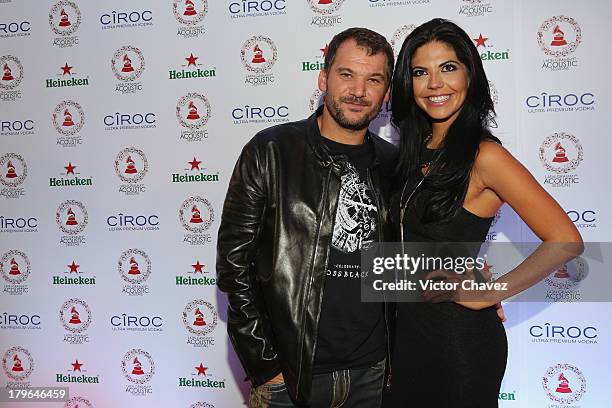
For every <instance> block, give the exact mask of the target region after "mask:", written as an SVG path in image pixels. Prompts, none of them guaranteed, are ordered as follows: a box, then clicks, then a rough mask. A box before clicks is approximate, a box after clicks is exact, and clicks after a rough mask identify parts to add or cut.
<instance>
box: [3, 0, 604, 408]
mask: <svg viewBox="0 0 612 408" xmlns="http://www.w3.org/2000/svg"><path fill="white" fill-rule="evenodd" d="M434 17H444V18H448V19H451V20H453V21H455V22H457V23H458V24H459V25H460V26H462V27H463V28H464V29H465V30H466V31H467V32H468V34H469V35H470V36H471V38H473V40H474V44H475V45H476V47H477V49H478V50H479V51H480V55H481V58H482V60H483V62H484V66H485V68H486V72H487V75H488V78H489V80H490V85H491V89H492V92H493V96H494V100H495V104H496V110H497V112H498V118H497V121H496V123H494V124H492V126H493V131H494V133H495V134H496V135H497V136H499V137H500V139H501V140H502V141H503V143H504V145H505V146H506V147H507V148H508V149H509V150H510V151H512V152H513V153H514V154H515V155H516V156H517V157H518V158H519V159H520V160H521V161H522V162H523V163H524V164H525V166H526V167H527V168H529V169H530V171H531V172H532V173H533V174H534V176H535V177H536V178H537V179H538V181H540V182H541V183H542V185H543V186H544V187H545V188H546V190H547V191H549V192H550V193H551V194H552V195H553V196H554V197H555V198H556V199H557V200H558V201H559V203H560V204H561V205H562V206H563V207H564V208H565V209H566V211H567V213H568V214H569V216H570V217H571V219H572V220H573V221H574V222H575V223H576V225H577V227H578V228H579V229H580V231H581V233H582V234H583V237H584V239H585V241H609V240H610V238H611V233H610V219H611V217H610V215H609V211H610V206H609V205H608V202H609V201H610V199H611V198H612V190H611V188H610V183H609V174H610V169H609V165H610V157H609V156H610V155H611V154H612V153H611V152H612V143H611V142H610V135H609V122H608V119H609V114H610V112H611V110H610V108H611V104H610V100H609V99H608V96H607V95H609V94H610V92H611V91H612V85H611V81H610V80H609V77H610V73H609V67H610V63H611V62H612V58H611V57H610V54H609V51H608V48H609V47H608V45H609V40H610V38H612V28H611V25H610V21H611V20H612V11H611V8H610V6H609V4H608V3H607V2H606V1H604V0H599V1H597V0H591V1H580V2H578V1H570V0H554V1H553V0H547V1H526V0H522V1H502V0H344V1H343V0H248V1H247V0H235V1H230V0H208V1H207V0H174V1H173V0H165V1H162V0H156V1H144V0H141V1H136V0H134V1H119V0H109V1H103V2H101V1H82V0H81V1H79V0H62V1H42V0H39V1H33V0H0V76H1V78H0V146H1V147H0V182H1V185H0V189H1V192H0V257H1V258H0V267H1V275H2V277H1V278H0V284H1V288H2V291H1V294H0V356H1V357H2V367H1V368H0V386H1V387H3V388H4V387H6V388H9V389H21V388H27V387H40V386H47V387H69V390H70V400H69V401H68V402H56V403H49V404H47V405H46V406H49V407H71V408H75V407H77V406H78V407H81V408H83V407H138V406H146V407H208V408H210V407H217V408H222V407H241V406H244V405H245V399H246V396H247V394H248V387H249V385H248V382H245V381H244V373H243V371H242V369H241V367H240V364H239V362H238V360H237V358H236V357H235V355H234V352H233V350H232V348H231V345H230V344H229V341H228V338H227V335H226V323H227V315H226V307H227V302H226V299H225V296H224V295H223V294H222V293H220V292H219V291H218V290H217V289H216V286H215V283H216V274H215V246H216V231H217V228H218V225H219V219H220V216H221V208H222V204H223V199H224V196H225V190H226V187H227V183H228V179H229V176H230V173H231V170H232V168H233V165H234V162H235V160H236V158H237V156H238V154H239V152H240V149H241V147H242V146H243V144H244V143H245V142H246V141H247V140H249V139H250V138H251V137H252V136H253V135H254V134H255V133H256V132H257V131H258V130H260V129H263V128H265V127H268V126H272V125H275V124H279V123H284V122H288V121H292V120H298V119H302V118H304V117H306V116H308V115H310V114H311V113H312V112H313V110H314V109H315V108H316V107H317V106H318V105H319V104H320V103H321V93H320V92H319V91H318V90H317V87H316V78H317V74H318V71H319V70H320V69H321V68H322V66H323V58H324V55H325V52H326V50H327V44H328V42H329V40H330V39H331V37H332V36H333V35H334V34H335V33H337V32H339V31H341V30H342V29H344V28H348V27H351V26H365V27H369V28H372V29H374V30H376V31H378V32H380V33H381V34H383V35H384V36H386V37H387V38H388V39H389V41H390V42H391V44H392V45H393V47H394V49H395V52H396V53H397V52H399V48H400V47H401V44H402V42H403V40H404V38H405V37H406V36H407V35H408V34H409V33H410V32H411V31H412V30H413V29H414V27H415V26H417V25H419V24H421V23H423V22H425V21H427V20H429V19H431V18H434ZM389 117H390V112H389V111H388V110H387V109H383V110H382V111H381V113H380V115H379V117H378V118H377V119H376V121H375V122H374V123H373V124H372V126H371V129H372V130H373V131H375V132H377V133H379V134H380V135H381V136H383V137H384V138H386V139H388V140H391V141H394V142H397V135H396V133H395V132H394V131H393V129H392V128H391V126H389ZM516 183H521V180H516ZM498 215H499V216H498V217H496V220H495V223H494V225H493V226H492V228H491V231H490V232H489V234H488V237H487V239H488V240H489V241H500V242H504V241H512V242H523V241H532V240H533V239H534V237H533V235H532V233H531V232H530V231H529V229H528V228H526V227H525V226H524V225H523V224H522V222H521V221H520V219H519V218H518V217H517V215H516V214H515V213H513V211H512V210H511V209H510V208H508V207H503V208H502V210H501V211H500V213H499V214H498ZM491 267H492V268H493V272H494V274H495V273H500V272H504V271H496V270H495V265H491ZM565 269H567V268H561V270H560V271H558V272H557V273H555V274H554V275H551V277H550V278H548V279H547V280H546V281H545V282H542V283H541V285H544V287H545V289H546V291H547V292H546V293H547V298H548V300H549V302H546V303H518V302H516V303H515V302H508V303H506V305H505V309H506V314H507V316H508V322H507V323H506V329H507V332H508V338H509V347H510V348H509V359H508V368H507V372H506V376H505V379H504V382H503V386H502V390H501V393H500V395H499V402H500V406H502V407H507V408H513V407H516V408H518V407H529V408H532V407H542V408H544V407H547V408H550V407H585V408H587V407H590V408H600V407H604V406H610V403H612V395H611V392H610V385H609V383H608V381H607V378H608V374H609V367H610V366H611V364H612V358H611V357H610V354H609V350H610V346H611V345H612V337H611V333H610V327H611V324H610V323H611V320H612V319H611V318H610V314H611V313H610V312H611V311H612V306H610V304H609V303H593V302H584V301H583V299H582V294H581V292H580V288H579V287H576V286H575V280H572V279H569V278H568V277H569V276H570V275H571V274H570V273H568V272H567V271H566V270H565ZM440 387H441V388H443V387H444V384H440ZM0 406H21V407H27V406H33V407H38V406H39V404H38V403H31V404H30V403H19V404H16V403H11V402H0Z"/></svg>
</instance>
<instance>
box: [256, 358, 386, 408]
mask: <svg viewBox="0 0 612 408" xmlns="http://www.w3.org/2000/svg"><path fill="white" fill-rule="evenodd" d="M384 376H385V360H382V361H380V362H378V363H376V364H375V365H373V366H372V367H366V368H359V369H349V370H338V371H334V372H331V373H325V374H314V375H313V377H312V393H311V398H310V404H309V405H308V406H309V407H311V408H340V407H342V408H379V407H380V404H381V399H382V392H383V381H384ZM249 407H250V408H294V407H296V405H294V404H293V402H292V401H291V398H290V397H289V393H288V392H287V387H286V386H285V384H282V383H281V384H264V385H260V386H259V387H257V388H254V389H252V390H251V396H250V398H249Z"/></svg>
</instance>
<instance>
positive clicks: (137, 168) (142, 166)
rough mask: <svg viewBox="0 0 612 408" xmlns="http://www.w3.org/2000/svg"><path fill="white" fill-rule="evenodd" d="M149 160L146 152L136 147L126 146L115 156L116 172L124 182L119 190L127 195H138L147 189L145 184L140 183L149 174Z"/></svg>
mask: <svg viewBox="0 0 612 408" xmlns="http://www.w3.org/2000/svg"><path fill="white" fill-rule="evenodd" d="M148 170H149V161H148V160H147V156H146V155H145V154H144V152H143V151H142V150H140V149H138V148H136V147H126V148H125V149H123V150H121V151H120V152H119V153H118V154H117V157H116V158H115V173H116V174H117V176H118V177H119V179H120V180H121V181H122V182H123V183H124V184H123V185H121V187H119V192H121V193H125V194H126V195H137V194H140V193H142V192H145V191H146V188H145V185H144V184H139V183H140V182H141V181H142V179H143V178H144V177H145V176H146V175H147V171H148Z"/></svg>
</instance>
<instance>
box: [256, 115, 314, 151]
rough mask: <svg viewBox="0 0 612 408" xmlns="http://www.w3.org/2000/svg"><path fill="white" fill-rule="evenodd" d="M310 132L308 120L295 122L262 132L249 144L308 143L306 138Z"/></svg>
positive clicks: (272, 127)
mask: <svg viewBox="0 0 612 408" xmlns="http://www.w3.org/2000/svg"><path fill="white" fill-rule="evenodd" d="M307 132H308V119H303V120H299V121H295V122H287V123H281V124H278V125H275V126H271V127H268V128H265V129H263V130H260V131H259V132H257V134H255V136H253V138H252V139H251V141H250V142H249V144H251V145H254V146H264V145H267V144H270V143H272V144H292V143H296V141H299V140H301V141H304V142H305V141H306V140H305V136H306V133H307Z"/></svg>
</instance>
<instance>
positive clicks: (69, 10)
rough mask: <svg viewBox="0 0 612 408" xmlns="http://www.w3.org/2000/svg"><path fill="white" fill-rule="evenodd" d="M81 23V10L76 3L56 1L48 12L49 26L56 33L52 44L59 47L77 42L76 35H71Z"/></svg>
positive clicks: (63, 0)
mask: <svg viewBox="0 0 612 408" xmlns="http://www.w3.org/2000/svg"><path fill="white" fill-rule="evenodd" d="M80 25H81V11H80V10H79V7H78V6H77V5H76V3H74V2H72V1H67V0H62V1H59V2H57V3H56V4H55V5H54V6H53V7H51V11H50V12H49V26H50V27H51V31H53V33H55V34H56V35H58V36H59V37H56V38H55V39H54V40H53V45H56V46H58V47H60V48H65V47H72V46H74V45H77V44H78V43H79V39H78V37H75V36H73V35H74V34H75V33H76V31H77V30H78V28H79V26H80Z"/></svg>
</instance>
